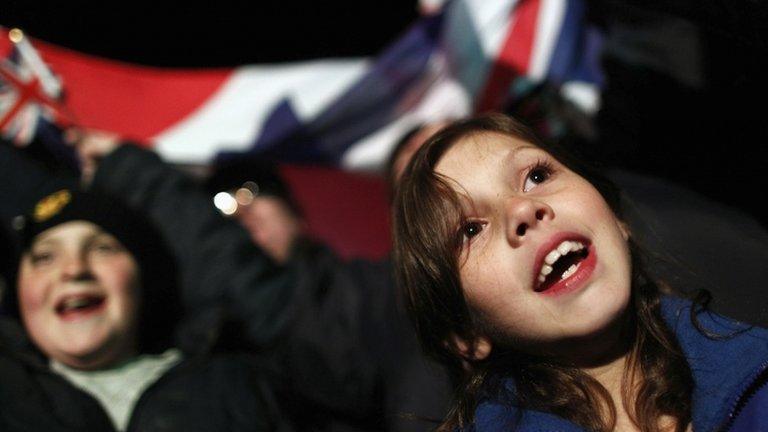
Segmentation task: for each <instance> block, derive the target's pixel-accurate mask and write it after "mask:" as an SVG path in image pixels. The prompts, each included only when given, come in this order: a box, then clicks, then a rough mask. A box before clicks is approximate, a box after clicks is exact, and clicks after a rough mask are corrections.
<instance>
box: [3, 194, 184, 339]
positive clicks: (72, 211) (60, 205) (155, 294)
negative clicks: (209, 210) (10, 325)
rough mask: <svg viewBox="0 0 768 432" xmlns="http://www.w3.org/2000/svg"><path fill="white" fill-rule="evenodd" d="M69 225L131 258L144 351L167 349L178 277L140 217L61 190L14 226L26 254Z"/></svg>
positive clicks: (109, 201) (100, 198)
mask: <svg viewBox="0 0 768 432" xmlns="http://www.w3.org/2000/svg"><path fill="white" fill-rule="evenodd" d="M71 221H87V222H91V223H93V224H95V225H98V226H99V227H101V229H103V230H104V231H106V232H108V233H109V234H111V235H113V236H114V237H115V238H116V239H117V240H118V241H119V242H120V243H121V244H122V245H123V246H125V248H126V249H127V250H128V251H129V252H130V253H131V255H132V256H133V258H134V259H135V260H136V263H137V265H138V267H139V275H140V280H141V286H142V299H143V300H142V311H141V316H140V323H139V328H140V334H141V336H140V344H141V345H142V347H141V348H142V351H143V352H157V351H158V350H162V349H165V348H167V346H168V345H169V344H170V338H171V334H172V332H173V326H174V324H175V322H176V320H177V319H178V317H179V311H180V307H179V306H178V304H179V303H178V302H179V298H178V293H177V286H176V285H177V281H176V278H177V276H176V273H177V272H176V266H175V263H174V260H173V258H172V255H171V253H170V251H169V249H168V248H167V246H166V244H165V242H164V240H163V239H162V238H161V236H160V234H159V233H158V232H157V230H156V229H155V227H154V226H153V225H152V224H151V223H150V222H149V221H148V220H147V219H146V218H145V217H144V216H143V215H142V214H141V213H138V212H137V211H135V210H133V209H131V208H129V207H127V206H126V205H124V204H123V203H122V202H120V201H118V200H116V199H114V198H112V197H109V196H106V195H99V194H95V193H92V192H84V191H77V190H72V189H61V190H59V191H56V192H54V193H51V194H49V195H47V196H45V197H43V198H42V199H40V200H39V201H37V203H36V204H35V205H34V207H33V208H32V210H31V211H30V212H29V213H28V214H27V215H25V216H22V217H19V218H17V219H16V220H15V222H14V225H15V226H14V228H15V229H16V230H17V232H18V233H19V237H20V243H21V250H22V252H23V253H26V252H27V251H28V250H29V248H30V246H31V245H32V243H33V242H34V240H35V238H36V237H37V236H38V235H39V234H41V233H43V232H44V231H46V230H48V229H50V228H53V227H56V226H58V225H61V224H63V223H66V222H71ZM14 291H15V290H14ZM14 301H15V299H14Z"/></svg>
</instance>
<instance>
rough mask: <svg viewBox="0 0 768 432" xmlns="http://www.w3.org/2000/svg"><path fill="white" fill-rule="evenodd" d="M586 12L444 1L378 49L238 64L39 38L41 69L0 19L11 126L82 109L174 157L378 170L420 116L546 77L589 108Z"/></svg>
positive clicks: (97, 122) (522, 1) (594, 82)
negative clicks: (102, 52)
mask: <svg viewBox="0 0 768 432" xmlns="http://www.w3.org/2000/svg"><path fill="white" fill-rule="evenodd" d="M584 15H585V5H584V2H583V1H582V0H517V1H515V0H455V1H448V2H446V3H445V4H444V5H443V6H442V9H440V10H438V11H437V12H436V13H434V14H431V15H428V16H424V17H422V18H421V19H419V20H418V21H417V22H416V23H414V24H413V25H412V26H411V28H410V29H409V30H407V31H406V32H405V33H404V34H403V35H402V36H401V37H400V38H399V39H398V40H396V41H394V42H393V43H392V44H391V45H390V47H389V48H387V49H386V50H384V52H382V53H380V54H379V55H378V56H376V57H374V58H352V59H323V60H316V61H308V62H299V63H290V64H274V65H248V66H240V67H235V68H232V69H197V70H178V69H174V70H166V69H159V68H152V67H145V66H137V65H131V64H125V63H120V62H116V61H110V60H104V59H100V58H94V57H91V56H87V55H84V54H81V53H77V52H74V51H70V50H67V49H63V48H60V47H57V46H54V45H51V44H47V43H43V42H40V41H35V47H36V48H37V50H38V51H39V52H40V54H41V57H42V60H43V61H44V62H45V64H47V65H48V66H50V70H52V71H54V72H55V74H56V75H54V74H53V73H49V74H47V75H46V74H45V73H43V75H44V76H45V77H44V78H45V79H42V78H41V77H42V76H43V75H40V74H39V73H37V74H30V73H29V72H24V71H23V70H20V69H19V68H18V67H16V66H14V65H18V61H16V62H15V63H14V60H13V59H18V57H19V56H18V46H17V45H18V44H13V43H10V42H8V31H7V30H6V29H3V34H2V35H1V36H2V39H3V42H2V43H0V50H1V51H0V53H2V54H3V57H4V58H5V59H4V60H3V63H2V69H1V70H2V72H0V73H1V74H0V85H1V86H0V118H1V119H2V124H1V125H2V126H3V128H2V132H3V134H4V135H5V136H8V137H12V138H13V139H14V140H17V141H20V142H21V141H24V140H27V139H28V138H29V135H30V134H31V133H32V132H33V131H34V130H35V128H36V122H37V121H39V120H40V119H44V120H45V121H46V122H50V123H54V124H61V125H64V124H66V123H67V122H68V121H70V120H71V121H75V119H76V123H77V124H79V125H81V126H84V127H89V128H96V129H104V130H110V131H114V132H118V133H121V134H123V135H125V136H127V137H129V138H133V139H136V140H139V141H142V142H144V143H146V145H148V146H152V147H153V148H154V149H156V150H157V151H158V152H159V153H160V154H161V155H162V156H163V157H164V158H165V159H167V160H169V161H171V162H177V163H191V164H205V163H208V162H210V161H211V160H212V159H214V158H216V157H226V156H231V155H237V154H242V153H263V154H268V155H270V156H273V157H275V158H277V159H279V160H283V161H290V162H297V161H300V162H314V163H321V164H327V165H332V166H341V167H344V168H349V169H357V170H375V169H377V168H378V167H380V165H381V164H382V162H383V161H384V160H385V159H386V156H387V154H388V153H389V151H390V149H391V147H392V145H393V144H394V143H395V142H396V141H397V139H398V138H400V137H401V136H402V135H403V134H404V133H405V132H406V131H408V130H410V129H411V128H412V127H414V126H415V125H417V124H420V123H423V122H429V121H436V120H442V119H450V118H456V117H460V116H465V115H468V114H471V113H473V112H478V111H485V110H493V109H499V108H502V107H504V106H505V104H507V103H509V101H510V100H514V98H517V97H521V95H524V94H525V91H526V89H527V88H530V86H531V85H532V84H536V83H539V82H542V81H545V80H546V81H548V82H551V83H554V84H555V85H557V86H560V87H562V89H563V92H564V94H566V96H568V95H571V96H573V95H576V99H574V102H575V103H576V104H578V105H579V106H582V107H583V109H584V110H586V111H589V110H594V109H595V106H596V104H597V103H598V102H597V101H598V98H597V94H598V91H599V87H600V85H601V82H602V79H601V76H600V72H599V68H598V67H597V56H598V53H599V48H600V43H599V42H600V40H599V35H598V34H597V33H596V32H595V31H594V30H593V29H592V28H591V27H590V26H589V25H588V24H587V23H586V21H585V19H584ZM244 46H246V47H247V45H244ZM58 77H60V78H61V82H59V81H58ZM44 81H46V82H57V83H58V84H57V85H58V87H57V85H55V84H45V83H44ZM62 83H63V87H64V90H65V91H64V93H63V95H64V96H65V97H63V98H62V94H61V86H62ZM57 88H58V90H57ZM574 89H577V90H578V91H574ZM20 101H21V102H24V103H20ZM30 102H32V103H30ZM22 112H23V115H22Z"/></svg>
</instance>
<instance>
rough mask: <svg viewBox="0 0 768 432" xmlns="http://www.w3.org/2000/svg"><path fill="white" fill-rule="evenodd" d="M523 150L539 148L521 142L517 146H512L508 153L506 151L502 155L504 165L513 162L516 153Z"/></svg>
mask: <svg viewBox="0 0 768 432" xmlns="http://www.w3.org/2000/svg"><path fill="white" fill-rule="evenodd" d="M523 150H539V148H538V147H536V146H535V145H533V144H523V145H521V146H519V147H516V148H513V149H512V150H510V151H509V153H507V155H506V156H504V160H503V163H504V165H509V164H510V163H512V162H514V160H515V158H517V154H518V153H520V152H521V151H523Z"/></svg>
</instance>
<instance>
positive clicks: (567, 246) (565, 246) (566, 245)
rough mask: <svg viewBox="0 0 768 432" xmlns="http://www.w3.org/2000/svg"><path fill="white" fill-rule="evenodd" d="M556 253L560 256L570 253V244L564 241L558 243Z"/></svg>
mask: <svg viewBox="0 0 768 432" xmlns="http://www.w3.org/2000/svg"><path fill="white" fill-rule="evenodd" d="M557 251H558V252H560V255H565V254H567V253H568V252H570V251H571V242H568V241H564V242H562V243H560V246H558V247H557Z"/></svg>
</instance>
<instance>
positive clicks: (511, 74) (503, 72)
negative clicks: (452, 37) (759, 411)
mask: <svg viewBox="0 0 768 432" xmlns="http://www.w3.org/2000/svg"><path fill="white" fill-rule="evenodd" d="M540 4H541V0H520V2H519V3H518V4H517V5H515V7H514V8H512V11H511V13H512V14H514V15H515V18H514V19H513V20H511V22H512V24H511V25H510V28H509V30H508V32H507V38H506V40H505V41H504V45H503V46H502V48H501V51H500V53H499V56H498V57H497V58H496V61H495V62H494V64H493V66H492V68H491V72H490V74H488V80H487V81H486V82H485V88H484V89H483V92H482V94H481V97H480V99H479V100H478V103H477V107H476V109H475V111H476V112H483V111H491V110H495V109H499V108H501V105H502V103H504V99H505V97H506V96H507V92H508V90H509V86H510V84H512V81H513V80H514V79H515V77H517V76H519V75H522V74H524V73H526V72H527V71H528V65H529V63H530V60H531V52H532V51H533V41H534V38H535V35H536V23H537V21H538V15H539V6H540Z"/></svg>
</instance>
